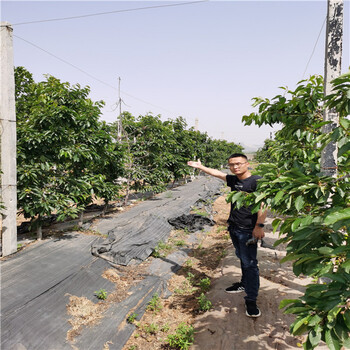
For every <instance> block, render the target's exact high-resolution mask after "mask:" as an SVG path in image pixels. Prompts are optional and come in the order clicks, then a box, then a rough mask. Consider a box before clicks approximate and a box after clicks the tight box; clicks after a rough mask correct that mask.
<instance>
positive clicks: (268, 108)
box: [229, 73, 350, 349]
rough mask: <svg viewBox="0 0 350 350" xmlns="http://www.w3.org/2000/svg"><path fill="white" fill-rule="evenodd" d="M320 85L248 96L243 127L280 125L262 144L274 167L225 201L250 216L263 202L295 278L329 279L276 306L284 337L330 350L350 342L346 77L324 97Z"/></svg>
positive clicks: (315, 81) (349, 79)
mask: <svg viewBox="0 0 350 350" xmlns="http://www.w3.org/2000/svg"><path fill="white" fill-rule="evenodd" d="M322 85H323V84H322V78H321V77H318V76H313V77H311V78H310V79H309V80H308V81H301V82H299V84H298V86H297V88H296V90H294V91H290V90H287V89H284V91H285V94H284V95H283V96H282V95H278V96H276V97H274V98H273V99H272V100H271V101H270V100H268V99H261V98H255V99H254V101H255V103H254V105H255V106H258V112H257V113H252V114H250V115H249V116H244V117H243V120H244V121H245V123H246V124H248V125H249V124H251V123H255V124H257V125H262V124H268V125H274V124H276V123H280V124H282V128H281V130H280V131H278V132H277V133H276V139H275V140H274V142H273V143H271V145H269V146H270V150H273V153H272V154H273V156H274V159H273V161H274V162H273V163H271V162H266V163H262V164H261V165H260V166H259V167H258V169H257V172H258V173H259V174H260V175H262V176H263V179H261V180H260V181H259V184H258V190H257V191H256V192H254V193H252V194H248V195H246V194H244V193H235V192H233V193H231V194H230V198H229V199H230V200H231V201H233V202H236V203H237V204H238V205H252V206H253V211H257V210H258V209H259V208H260V204H261V203H264V204H265V206H269V207H270V209H271V210H273V211H274V212H276V213H278V214H281V215H282V217H283V219H280V218H277V219H275V220H274V222H273V224H272V225H273V227H274V230H275V231H276V230H277V229H279V231H280V239H279V240H278V241H277V243H276V244H280V243H285V244H287V248H286V249H287V255H286V257H285V258H283V259H282V262H284V261H293V271H294V273H295V274H296V275H297V276H298V275H300V274H304V275H307V276H311V277H314V278H315V279H316V280H317V279H318V280H319V281H323V280H325V279H326V280H328V281H330V282H329V283H325V284H317V283H316V282H315V283H313V284H310V285H308V286H307V288H306V290H305V294H304V296H302V297H301V298H300V299H296V300H285V301H282V303H281V307H286V309H285V312H287V313H291V314H295V315H296V320H295V322H293V324H292V325H291V332H292V333H293V334H295V335H300V334H303V333H307V339H306V341H305V343H304V344H303V346H304V349H314V348H315V347H316V346H317V345H318V343H319V342H320V341H321V340H322V341H325V342H326V343H327V345H328V347H329V348H330V349H340V348H341V347H342V346H345V347H349V343H350V341H349V331H350V322H349V320H350V275H349V272H350V263H349V261H350V238H349V228H350V183H349V171H350V163H349V162H350V161H349V159H350V157H349V156H350V147H349V143H350V142H349V141H350V138H349V129H350V128H349V126H350V121H349V119H348V118H347V115H348V112H349V101H350V74H349V73H348V74H345V75H343V76H341V77H339V78H337V79H335V80H334V81H333V87H334V89H333V93H332V94H331V95H330V96H327V97H326V98H324V97H323V94H322V92H323V86H322ZM325 108H335V109H336V110H337V112H338V113H339V118H340V124H339V126H338V127H336V128H335V129H333V130H332V132H331V133H329V134H322V130H321V128H322V126H323V125H325V124H326V123H325V122H323V119H322V113H323V110H324V109H325ZM329 142H337V143H338V146H339V152H338V159H337V163H338V175H337V177H336V178H333V177H329V176H325V175H324V174H323V173H322V172H321V167H320V158H321V151H322V149H323V148H324V147H325V146H326V145H327V144H328V143H329ZM269 152H271V151H269Z"/></svg>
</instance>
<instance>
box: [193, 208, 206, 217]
mask: <svg viewBox="0 0 350 350" xmlns="http://www.w3.org/2000/svg"><path fill="white" fill-rule="evenodd" d="M192 212H193V213H194V214H197V215H200V216H204V217H208V216H209V215H210V214H209V213H208V212H206V211H205V210H200V209H198V208H193V209H192Z"/></svg>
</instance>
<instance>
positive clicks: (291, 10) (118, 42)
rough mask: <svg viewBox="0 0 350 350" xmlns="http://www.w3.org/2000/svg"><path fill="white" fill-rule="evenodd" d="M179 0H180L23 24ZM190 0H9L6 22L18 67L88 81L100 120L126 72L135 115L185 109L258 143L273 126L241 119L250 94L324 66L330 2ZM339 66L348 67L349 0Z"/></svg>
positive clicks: (171, 114) (219, 129)
mask: <svg viewBox="0 0 350 350" xmlns="http://www.w3.org/2000/svg"><path fill="white" fill-rule="evenodd" d="M179 3H182V4H183V5H182V6H168V7H158V8H152V9H143V10H137V11H128V12H120V13H113V14H106V15H100V16H91V17H84V18H77V19H73V20H62V21H52V22H42V23H32V24H17V25H16V23H22V22H28V21H37V20H46V19H53V18H60V17H71V16H80V15H87V14H94V13H101V12H109V11H118V10H125V9H135V8H140V7H150V6H152V7H154V6H161V5H171V4H179ZM184 3H185V1H181V0H178V1H167V2H165V1H106V2H104V1H98V2H97V1H75V2H70V1H59V2H54V1H37V2H31V1H22V2H20V1H2V3H1V21H7V22H10V23H11V24H13V29H14V32H13V34H14V38H13V39H14V64H15V66H24V67H25V68H26V69H28V70H29V71H30V72H31V73H33V75H34V79H35V80H36V81H41V80H44V74H51V75H53V76H55V77H57V78H59V79H61V81H68V82H69V83H71V84H75V83H79V84H80V85H81V86H86V85H88V86H90V88H91V94H90V97H91V98H92V99H93V100H94V101H96V100H104V101H105V102H106V107H105V108H104V111H103V119H105V120H107V121H109V122H111V121H114V120H116V118H117V116H118V113H119V109H116V102H117V101H118V78H119V77H120V78H121V91H122V92H121V98H122V99H123V101H124V102H125V104H123V105H122V109H123V110H124V111H125V110H127V111H129V112H131V113H132V114H133V115H134V116H138V115H145V114H146V113H148V112H152V114H153V115H158V114H160V115H161V116H162V119H163V120H166V119H168V118H176V117H177V116H183V117H184V118H185V119H186V120H187V123H188V125H189V126H194V124H195V119H196V118H198V120H199V130H200V131H202V132H204V131H206V132H207V133H208V134H209V136H211V137H213V138H222V137H223V138H224V139H226V140H228V141H233V142H235V143H241V144H243V145H246V146H249V148H250V147H253V148H256V146H261V145H262V144H263V142H264V140H265V139H266V138H268V137H269V136H270V132H271V131H273V130H272V129H271V128H269V127H261V128H258V127H255V126H252V127H246V126H243V124H242V122H241V118H242V116H243V115H244V114H249V113H251V112H252V111H253V108H252V107H251V98H252V97H255V96H261V97H268V98H271V97H273V96H275V95H276V94H279V93H282V90H279V89H278V87H279V86H288V87H289V88H290V89H294V88H295V86H296V83H297V82H298V81H299V80H301V79H302V78H307V77H309V76H310V75H311V74H323V67H324V46H325V45H324V41H325V30H326V27H325V25H324V27H323V29H322V31H321V28H322V25H323V24H324V21H325V18H326V13H327V1H326V0H322V1H309V2H304V1H207V2H199V3H196V4H186V5H185V4H184ZM320 33H321V34H320ZM319 34H320V36H319ZM318 36H319V40H318V43H317V45H316V47H315V44H316V41H317V38H318ZM18 37H19V38H21V39H24V40H27V41H29V42H30V43H32V44H35V45H37V46H38V47H40V48H41V49H43V50H46V51H48V52H49V53H51V54H53V55H55V56H57V57H59V58H60V59H63V60H65V61H67V62H69V63H70V64H72V65H74V66H77V67H79V68H80V69H81V70H83V71H85V72H87V73H89V74H90V75H92V76H93V77H95V78H97V79H99V80H101V81H103V82H105V83H106V84H107V85H106V84H103V83H101V82H100V81H98V80H97V79H94V78H91V77H90V76H88V75H86V74H84V73H83V72H81V71H79V70H78V69H76V68H74V67H72V66H70V65H68V64H66V63H64V62H62V61H60V60H58V59H57V58H55V57H53V56H50V55H49V54H47V53H45V52H44V51H42V50H40V49H38V48H36V47H34V46H32V45H30V44H28V43H27V42H25V41H23V40H21V39H19V38H18ZM314 47H315V50H314V53H313V55H312V52H313V49H314ZM311 55H312V57H311ZM310 57H311V60H310V63H309V64H308V61H309V59H310ZM307 64H308V67H307ZM342 66H343V72H346V71H347V70H348V67H349V1H345V8H344V38H343V63H342ZM306 67H307V69H306ZM305 69H306V73H305V75H304V76H303V73H304V71H305ZM108 85H110V86H108ZM113 87H114V88H113ZM247 150H249V149H247Z"/></svg>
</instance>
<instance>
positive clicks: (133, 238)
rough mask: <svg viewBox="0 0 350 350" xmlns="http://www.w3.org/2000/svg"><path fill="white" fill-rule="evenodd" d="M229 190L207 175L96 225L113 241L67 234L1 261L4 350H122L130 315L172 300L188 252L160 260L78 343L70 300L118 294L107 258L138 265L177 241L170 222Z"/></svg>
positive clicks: (81, 335)
mask: <svg viewBox="0 0 350 350" xmlns="http://www.w3.org/2000/svg"><path fill="white" fill-rule="evenodd" d="M221 185H222V182H220V181H218V180H215V179H212V178H208V177H203V178H200V179H198V180H195V181H194V182H192V183H190V184H188V185H185V186H183V187H181V188H177V189H175V190H173V191H171V192H170V191H168V192H166V193H164V194H162V195H160V196H157V197H156V198H155V199H153V200H151V201H146V202H144V203H140V204H138V205H137V206H135V207H133V208H131V209H130V210H128V211H126V212H124V213H120V214H118V215H116V216H114V217H113V216H111V217H109V218H107V219H103V220H100V221H99V223H98V224H97V225H96V227H97V228H98V230H99V231H100V232H101V233H106V232H108V233H109V241H107V242H106V240H101V239H99V238H96V236H91V235H90V236H89V235H83V234H78V233H66V234H64V235H62V236H61V237H59V238H52V239H48V240H45V241H42V242H37V243H35V244H33V245H31V246H28V247H27V248H26V249H24V250H22V251H20V252H19V253H17V254H14V255H13V256H10V257H8V258H6V259H4V260H3V261H1V272H2V273H1V348H2V349H4V350H5V349H6V350H71V349H75V350H77V349H79V350H89V349H91V350H98V349H103V346H104V344H106V342H110V343H108V344H109V349H110V350H121V349H122V348H123V346H124V344H125V343H126V341H127V340H128V339H129V337H130V335H131V334H132V332H133V330H134V327H135V326H134V325H131V324H128V323H126V322H125V320H126V318H127V315H128V314H129V312H130V310H133V312H135V313H136V314H138V315H139V316H140V317H141V315H142V314H143V312H144V310H145V308H146V307H147V304H148V302H149V300H150V299H151V298H152V296H153V295H154V293H159V294H163V295H164V293H165V294H167V289H166V281H167V279H168V278H169V277H170V276H171V274H172V273H174V272H176V271H177V270H178V269H179V268H180V267H181V264H182V263H183V261H184V260H185V259H186V254H187V250H186V249H187V248H183V249H180V250H179V251H177V252H175V253H173V254H171V255H169V256H167V257H166V258H160V259H155V260H154V261H153V262H152V264H151V266H150V268H149V271H148V273H147V275H145V276H144V279H143V280H141V281H140V282H139V283H138V284H137V285H136V286H134V287H132V288H131V289H130V291H129V292H130V294H129V293H128V295H127V296H126V298H125V299H124V300H123V301H121V302H119V303H115V304H112V305H111V307H110V308H109V309H108V310H107V312H106V314H105V315H104V318H103V319H102V320H101V323H100V324H98V325H96V326H94V327H86V328H84V329H83V330H82V332H81V334H80V335H79V336H77V337H76V341H75V343H74V344H71V343H69V342H68V341H67V340H66V336H67V331H68V330H69V329H71V326H70V325H69V323H68V320H69V319H70V318H71V316H70V315H68V314H67V310H66V305H67V304H68V303H69V296H70V295H74V296H78V297H81V296H85V297H87V298H88V299H90V300H91V301H93V302H95V303H96V302H97V301H98V300H97V298H96V297H95V296H94V293H95V291H97V290H100V289H105V290H106V291H107V293H110V292H112V291H113V290H114V288H115V284H113V283H111V282H110V281H108V280H106V279H105V278H103V277H102V273H103V271H105V270H106V269H107V268H111V265H110V263H109V262H108V261H106V260H107V259H106V258H105V256H104V254H106V253H109V254H111V255H107V258H108V259H109V258H110V257H111V256H112V257H115V258H113V259H111V261H112V262H113V264H115V263H118V262H121V263H123V264H126V263H128V262H130V261H131V259H133V261H135V262H140V261H141V260H143V259H145V258H146V257H147V256H148V255H149V254H150V253H151V252H152V250H153V249H154V247H155V245H156V244H157V243H158V242H159V241H160V240H162V239H166V237H167V236H168V235H169V233H170V230H171V229H172V226H171V225H170V224H169V223H168V219H169V218H173V217H176V216H180V215H182V214H184V213H187V214H188V212H189V210H190V208H191V206H192V205H194V204H195V203H196V202H197V201H199V202H200V201H202V202H203V198H204V199H205V198H207V199H209V198H211V197H212V196H213V195H214V194H215V193H217V192H218V190H219V188H220V187H221ZM205 202H206V200H204V203H205ZM95 229H96V228H95ZM193 235H195V234H193ZM91 246H92V248H93V249H98V248H106V253H95V254H96V255H97V256H93V255H91ZM97 247H98V248H97ZM107 248H110V249H107ZM119 248H120V250H118V249H119ZM112 253H113V254H112ZM100 257H104V259H100ZM134 268H135V269H137V266H135V267H134Z"/></svg>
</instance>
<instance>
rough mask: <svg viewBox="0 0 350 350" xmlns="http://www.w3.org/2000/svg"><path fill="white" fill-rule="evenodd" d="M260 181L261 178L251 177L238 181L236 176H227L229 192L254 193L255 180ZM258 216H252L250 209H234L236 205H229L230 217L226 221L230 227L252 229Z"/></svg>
mask: <svg viewBox="0 0 350 350" xmlns="http://www.w3.org/2000/svg"><path fill="white" fill-rule="evenodd" d="M258 179H261V176H258V175H252V176H250V177H248V178H246V179H244V180H239V179H238V177H237V176H236V175H227V176H226V182H227V186H230V187H231V191H244V192H248V193H250V192H254V191H255V190H256V185H257V183H256V180H258ZM257 218H258V214H257V213H255V214H252V213H251V210H250V208H246V207H241V208H239V209H236V205H235V204H233V203H231V211H230V217H229V219H228V220H227V221H228V223H229V224H230V225H236V226H238V227H241V228H247V229H253V228H254V226H255V224H256V220H257Z"/></svg>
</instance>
